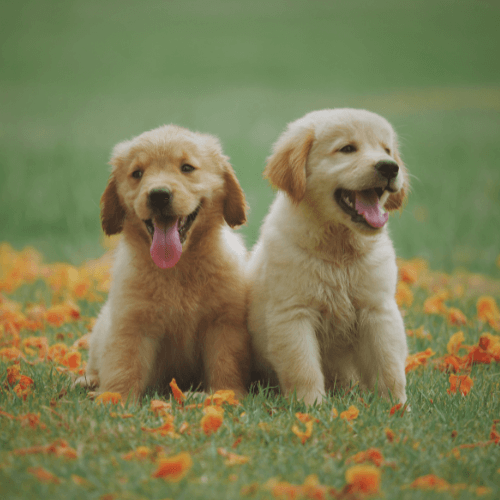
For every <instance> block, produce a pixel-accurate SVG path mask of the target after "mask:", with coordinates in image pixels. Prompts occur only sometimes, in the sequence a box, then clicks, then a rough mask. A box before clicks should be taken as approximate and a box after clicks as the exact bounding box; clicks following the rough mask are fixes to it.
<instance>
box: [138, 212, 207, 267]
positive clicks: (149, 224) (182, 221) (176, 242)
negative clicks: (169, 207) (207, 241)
mask: <svg viewBox="0 0 500 500" xmlns="http://www.w3.org/2000/svg"><path fill="white" fill-rule="evenodd" d="M200 208H201V205H198V207H197V208H196V209H195V210H194V211H193V212H191V213H190V214H189V215H187V216H183V217H156V218H153V219H147V220H145V221H144V224H146V228H147V230H148V232H149V234H150V235H151V237H152V240H153V241H152V243H151V248H150V254H151V258H152V259H153V262H154V263H155V264H156V265H157V266H158V267H160V268H162V269H166V268H170V267H174V266H175V265H176V264H177V262H178V261H179V259H180V258H181V254H182V245H183V244H184V242H185V241H186V238H187V234H188V232H189V229H190V228H191V226H192V225H193V222H194V220H195V219H196V216H197V215H198V213H199V211H200Z"/></svg>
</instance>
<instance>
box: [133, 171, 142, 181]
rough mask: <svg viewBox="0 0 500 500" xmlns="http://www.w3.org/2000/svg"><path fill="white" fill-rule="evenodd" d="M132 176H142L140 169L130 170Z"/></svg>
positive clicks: (135, 177)
mask: <svg viewBox="0 0 500 500" xmlns="http://www.w3.org/2000/svg"><path fill="white" fill-rule="evenodd" d="M132 177H133V178H134V179H140V178H141V177H142V170H134V171H133V172H132Z"/></svg>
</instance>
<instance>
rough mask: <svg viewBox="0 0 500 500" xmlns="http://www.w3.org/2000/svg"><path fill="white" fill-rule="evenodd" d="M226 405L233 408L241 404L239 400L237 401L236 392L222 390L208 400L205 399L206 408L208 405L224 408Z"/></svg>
mask: <svg viewBox="0 0 500 500" xmlns="http://www.w3.org/2000/svg"><path fill="white" fill-rule="evenodd" d="M224 403H226V404H228V405H232V406H235V405H238V404H239V402H238V400H237V399H235V394H234V391H231V390H220V391H217V392H215V393H214V394H213V395H211V396H208V397H207V399H205V406H208V405H216V406H222V405H223V404H224Z"/></svg>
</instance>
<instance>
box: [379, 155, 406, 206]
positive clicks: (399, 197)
mask: <svg viewBox="0 0 500 500" xmlns="http://www.w3.org/2000/svg"><path fill="white" fill-rule="evenodd" d="M394 159H395V160H396V161H397V163H398V165H399V175H403V176H404V182H403V187H402V188H401V189H400V190H399V191H398V192H397V193H395V194H391V195H390V196H389V198H387V201H386V202H385V205H384V208H385V209H386V210H399V209H400V208H402V207H403V205H404V204H405V203H406V200H407V196H408V193H409V191H410V182H409V180H408V170H407V169H406V167H405V165H404V163H403V161H402V160H401V157H400V156H399V153H398V150H397V149H396V150H395V152H394Z"/></svg>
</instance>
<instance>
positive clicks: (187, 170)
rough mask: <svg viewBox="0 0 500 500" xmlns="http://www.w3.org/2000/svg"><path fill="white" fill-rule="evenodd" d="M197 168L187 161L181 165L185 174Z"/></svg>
mask: <svg viewBox="0 0 500 500" xmlns="http://www.w3.org/2000/svg"><path fill="white" fill-rule="evenodd" d="M194 169H195V168H194V167H193V166H191V165H188V164H187V163H184V165H182V167H181V171H182V172H184V173H185V174H189V172H192V171H193V170H194Z"/></svg>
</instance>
